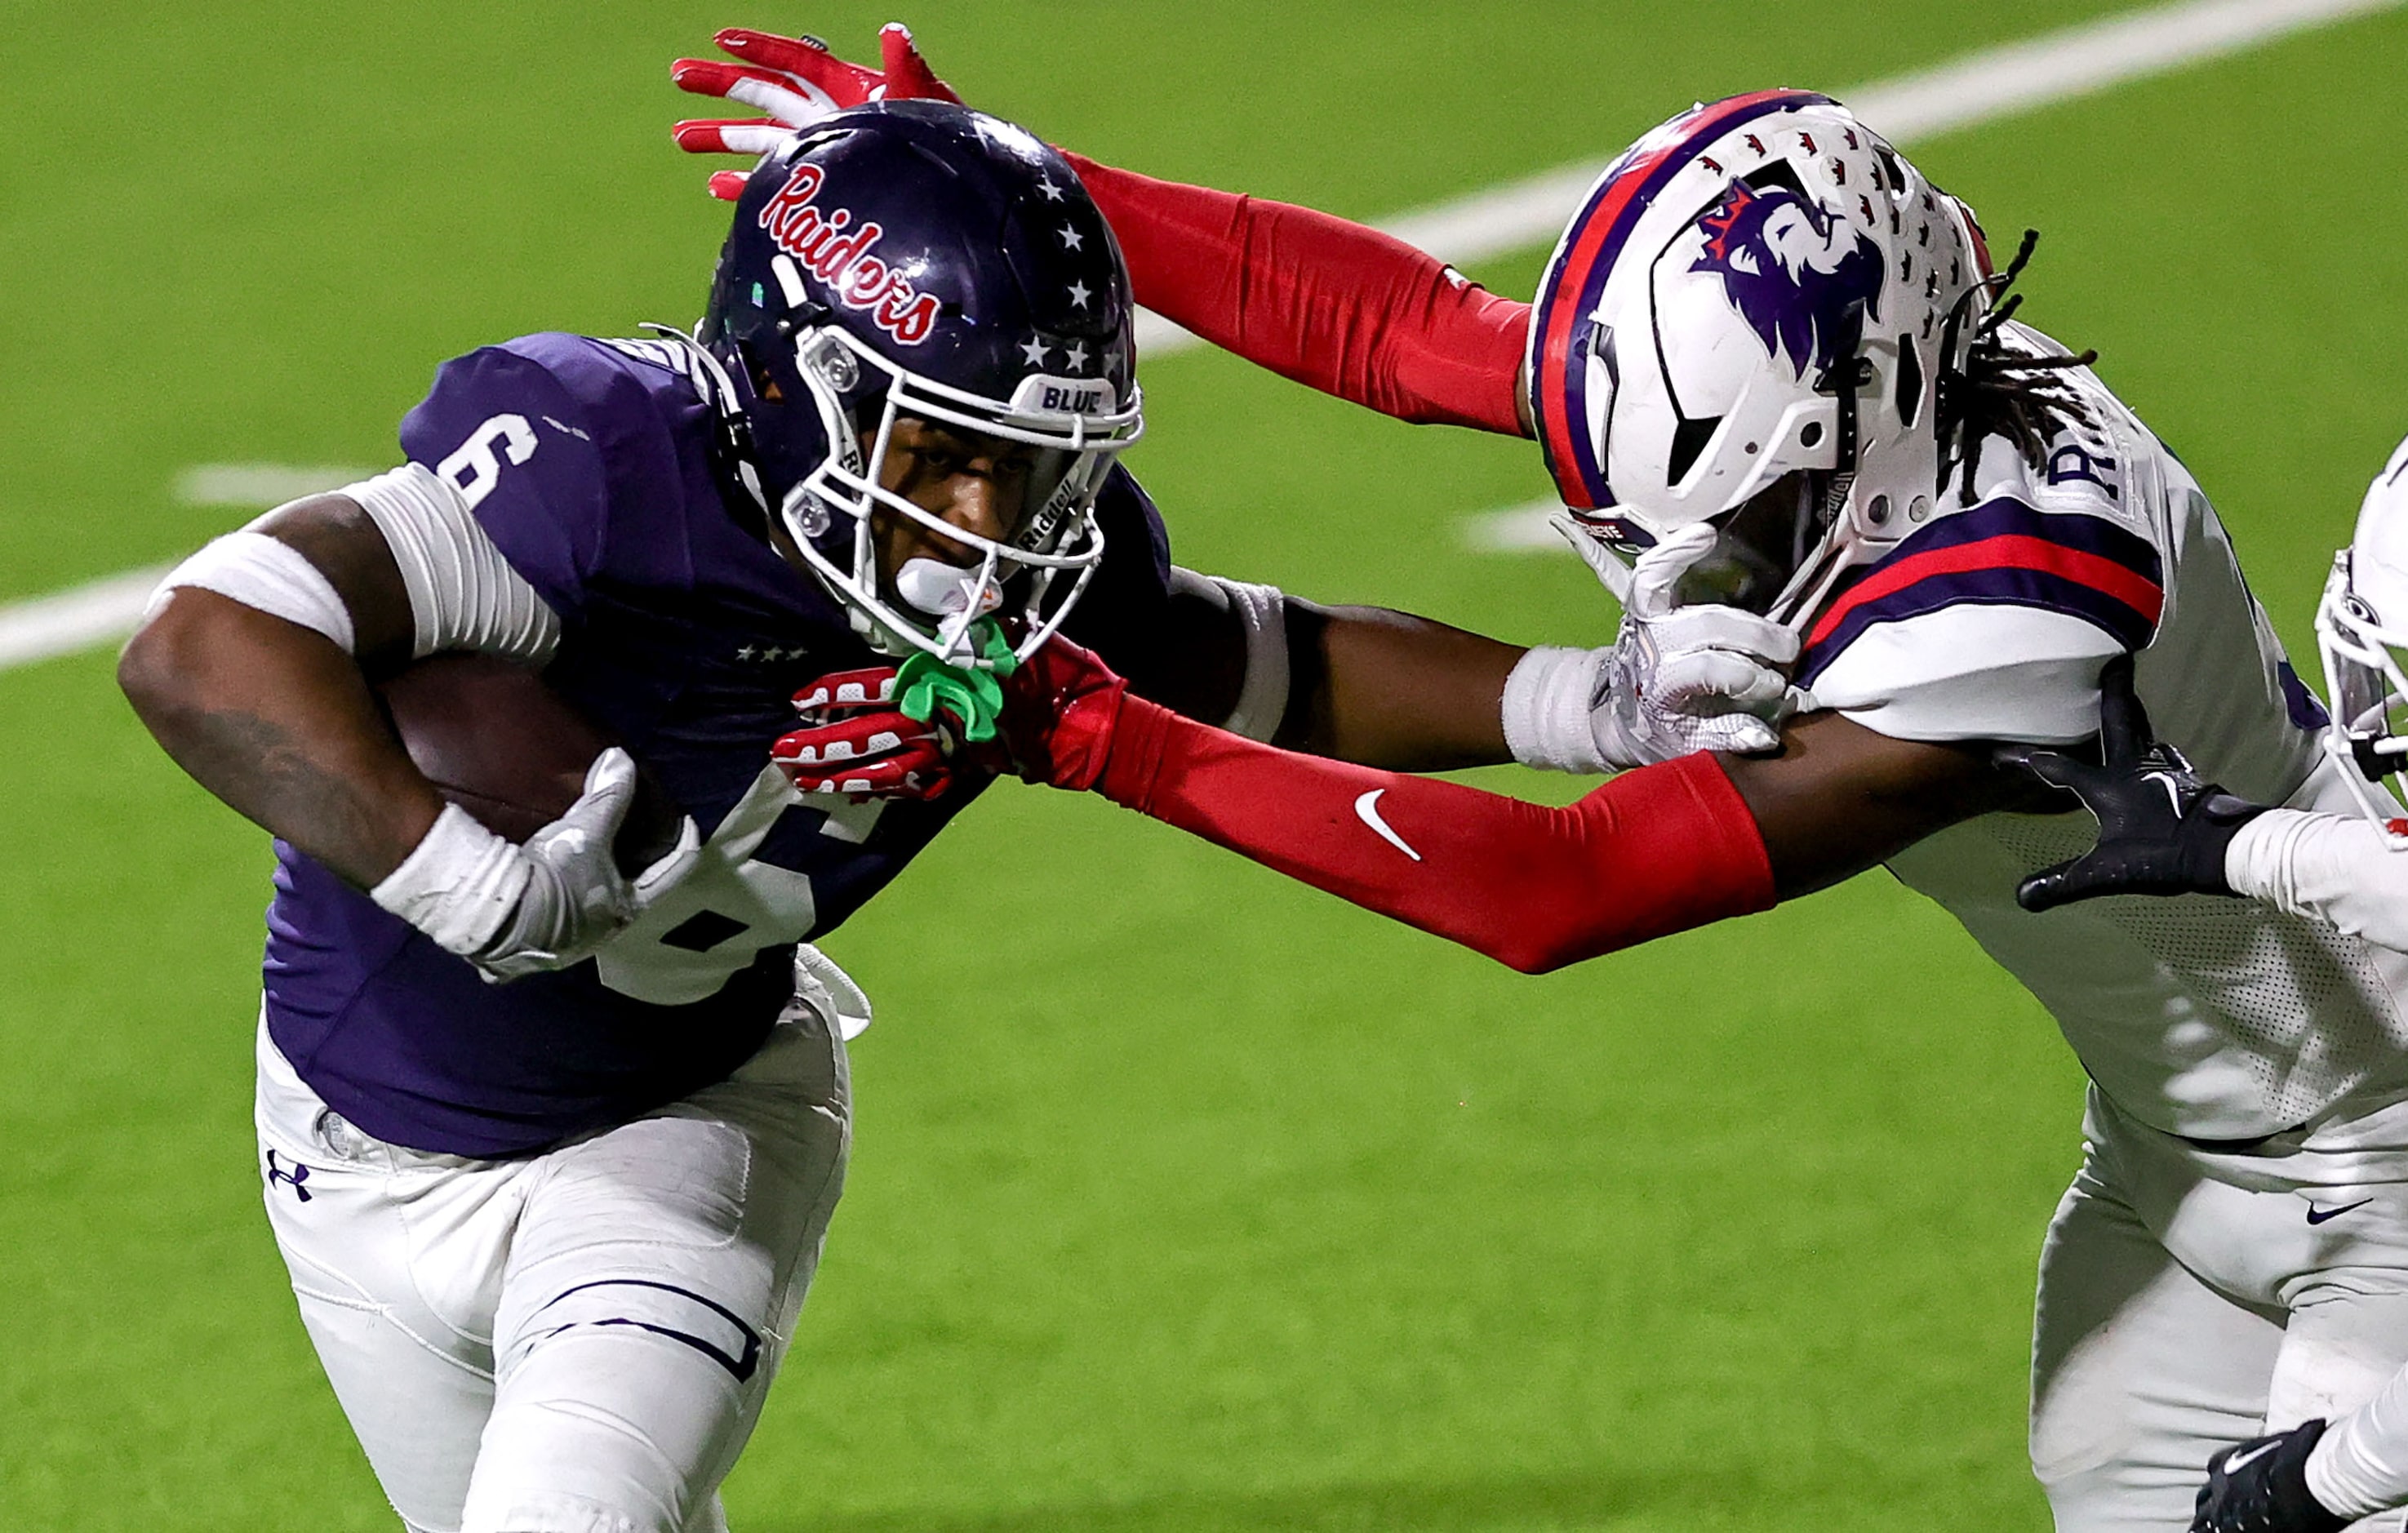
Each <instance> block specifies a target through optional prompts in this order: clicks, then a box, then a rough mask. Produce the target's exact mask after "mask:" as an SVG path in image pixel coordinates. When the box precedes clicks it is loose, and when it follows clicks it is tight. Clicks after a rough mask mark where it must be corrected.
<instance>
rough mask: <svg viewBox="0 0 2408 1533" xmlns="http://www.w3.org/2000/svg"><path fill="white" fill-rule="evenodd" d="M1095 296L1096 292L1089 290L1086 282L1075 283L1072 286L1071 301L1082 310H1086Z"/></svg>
mask: <svg viewBox="0 0 2408 1533" xmlns="http://www.w3.org/2000/svg"><path fill="white" fill-rule="evenodd" d="M1095 295H1096V294H1095V291H1094V290H1093V289H1091V288H1089V287H1088V286H1087V284H1086V283H1084V282H1073V283H1071V284H1070V301H1071V302H1072V303H1074V304H1076V305H1078V306H1079V307H1080V308H1086V307H1087V300H1088V299H1090V298H1092V297H1094V296H1095Z"/></svg>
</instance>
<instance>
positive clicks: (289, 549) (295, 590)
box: [143, 529, 353, 654]
mask: <svg viewBox="0 0 2408 1533" xmlns="http://www.w3.org/2000/svg"><path fill="white" fill-rule="evenodd" d="M188 585H189V586H197V587H199V588H200V589H201V590H203V591H214V592H216V593H217V594H218V595H221V596H225V597H228V598H230V599H232V600H235V601H238V602H240V603H242V604H243V605H244V606H245V607H248V608H251V609H252V610H254V611H260V612H265V613H266V614H267V615H268V616H270V617H277V618H282V619H283V620H284V621H285V622H287V623H298V624H300V625H301V626H302V627H304V628H308V629H309V630H311V631H312V632H315V633H321V634H323V635H325V636H326V637H327V638H330V639H333V640H334V641H335V644H336V646H337V648H338V649H340V650H341V651H342V652H344V653H345V654H349V653H351V652H352V647H353V639H352V628H351V609H350V608H348V607H346V606H344V605H343V598H342V596H341V595H339V594H338V593H337V591H336V590H335V582H334V581H332V580H328V579H326V576H325V572H324V571H322V570H321V569H320V568H319V567H318V566H316V565H313V564H311V563H310V562H309V561H308V558H307V557H305V556H304V555H303V554H302V552H301V551H300V550H299V549H296V548H294V546H293V545H292V544H290V543H281V542H279V541H277V540H276V539H275V538H273V537H269V536H268V535H267V534H265V533H264V532H251V531H250V530H249V529H245V530H244V531H241V532H230V533H228V534H226V535H225V536H224V537H220V538H218V539H216V540H215V541H213V542H211V543H209V544H208V545H207V546H206V547H204V548H203V549H202V550H201V551H200V552H198V553H195V554H193V556H192V557H191V558H189V559H187V560H185V561H184V562H183V563H182V564H180V565H178V566H176V567H175V568H174V569H172V570H169V571H168V572H167V578H166V579H165V580H162V581H160V582H159V589H158V591H157V592H156V593H155V594H153V595H152V596H151V597H150V606H149V607H148V608H146V609H144V612H143V615H144V616H145V617H148V616H150V613H152V612H155V611H157V610H158V609H159V608H160V606H161V605H162V604H164V603H165V601H166V599H167V595H168V594H169V593H170V592H172V591H174V590H176V589H177V588H178V587H179V586H188Z"/></svg>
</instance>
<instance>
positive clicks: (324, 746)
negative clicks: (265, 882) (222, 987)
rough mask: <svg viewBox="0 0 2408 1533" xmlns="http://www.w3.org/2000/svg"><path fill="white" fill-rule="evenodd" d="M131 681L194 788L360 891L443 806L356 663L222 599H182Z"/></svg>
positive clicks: (135, 647)
mask: <svg viewBox="0 0 2408 1533" xmlns="http://www.w3.org/2000/svg"><path fill="white" fill-rule="evenodd" d="M118 681H119V684H120V685H121V686H122V687H123V689H124V691H125V695H126V697H127V698H128V700H129V701H131V702H132V703H133V705H134V709H135V712H136V714H138V715H139V716H140V717H141V719H142V722H143V724H145V725H146V726H148V727H149V729H150V733H151V734H152V735H153V736H154V737H155V738H157V739H158V741H159V743H160V745H161V746H162V747H164V748H165V750H166V752H167V754H168V755H169V756H171V757H172V758H174V760H175V761H176V764H177V765H178V766H181V767H183V768H184V770H185V771H187V772H188V773H190V774H191V775H192V777H193V781H197V782H199V783H200V784H201V786H203V787H205V788H207V789H208V791H209V792H210V793H212V794H215V795H217V796H218V797H219V798H221V799H222V800H224V801H225V803H226V804H227V805H229V806H230V807H232V808H233V809H235V810H236V812H238V813H240V814H241V815H243V816H244V817H245V818H247V819H249V820H251V822H253V823H254V824H259V825H261V826H263V827H264V828H265V829H266V830H268V831H269V832H271V833H272V834H274V835H276V836H279V837H281V838H283V839H285V840H286V841H288V842H290V843H292V844H293V845H294V847H296V848H298V849H299V850H300V851H302V852H305V853H307V854H308V856H310V857H312V858H314V859H315V860H317V861H318V862H320V863H322V864H323V865H324V866H326V867H329V868H331V869H333V870H334V871H335V872H336V873H337V874H339V875H341V876H342V877H343V878H345V879H347V880H349V881H351V882H352V883H354V884H356V885H358V886H359V887H360V888H363V889H366V888H370V887H373V886H374V885H376V884H377V883H378V882H379V881H381V880H382V879H383V878H384V877H385V875H387V874H388V873H391V872H392V871H393V870H394V868H395V867H398V866H400V864H401V862H402V859H403V858H405V857H407V856H408V855H409V852H410V851H411V849H413V848H414V847H416V846H417V845H418V843H419V842H420V840H421V839H423V838H424V836H425V834H426V831H427V827H428V826H430V825H432V824H434V823H435V818H436V816H437V814H439V813H440V812H441V811H442V809H443V802H442V799H441V797H440V796H439V795H437V792H436V790H435V787H434V785H433V784H432V783H430V782H428V781H426V779H425V777H424V776H423V774H421V773H420V772H419V770H418V769H417V767H415V766H412V765H411V764H410V761H409V755H408V754H407V753H406V752H404V751H403V750H402V748H401V745H400V742H399V741H398V740H396V739H394V736H393V733H392V731H391V730H390V729H389V728H388V727H387V726H386V724H385V723H384V720H383V716H382V715H381V713H380V712H379V710H378V709H377V706H376V702H375V699H374V698H373V697H372V696H371V695H369V693H368V688H367V683H366V680H365V679H364V678H363V677H362V676H361V674H360V669H359V666H358V665H357V664H356V663H355V662H354V661H353V660H352V658H351V656H350V655H348V654H346V653H344V652H342V650H340V649H339V648H337V646H336V645H335V644H334V643H333V642H332V641H331V640H329V639H327V638H324V637H323V636H322V635H319V634H315V633H312V632H310V631H308V629H305V628H301V627H299V626H297V625H295V624H294V623H288V622H286V621H284V620H283V619H281V618H276V617H270V616H269V615H267V614H266V613H265V612H260V611H256V610H254V609H251V608H249V607H246V606H244V605H242V604H241V603H239V602H236V601H234V600H232V599H230V598H228V597H225V596H222V595H219V594H217V593H216V592H214V591H206V590H200V589H196V588H184V589H179V590H178V591H177V592H176V593H175V595H173V597H172V598H171V599H170V600H169V601H168V602H167V604H166V605H165V607H164V608H162V609H159V610H158V612H157V613H156V614H155V615H154V616H153V617H152V618H151V620H150V623H147V624H146V625H145V626H144V628H143V629H142V631H141V632H139V633H137V634H136V636H135V637H134V639H133V641H132V642H131V643H129V644H128V645H127V646H126V648H125V653H124V655H123V656H122V659H121V660H120V661H119V663H118Z"/></svg>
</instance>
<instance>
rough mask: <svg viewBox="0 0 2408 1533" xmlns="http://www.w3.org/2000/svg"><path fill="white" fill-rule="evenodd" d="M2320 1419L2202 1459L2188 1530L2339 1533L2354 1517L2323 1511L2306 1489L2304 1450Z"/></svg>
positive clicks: (2319, 1429)
mask: <svg viewBox="0 0 2408 1533" xmlns="http://www.w3.org/2000/svg"><path fill="white" fill-rule="evenodd" d="M2324 1435H2325V1424H2324V1422H2323V1421H2322V1420H2321V1419H2318V1420H2316V1421H2306V1422H2301V1423H2300V1425H2299V1426H2294V1427H2292V1428H2291V1429H2290V1430H2289V1431H2287V1432H2281V1433H2277V1434H2276V1435H2274V1436H2273V1437H2261V1438H2257V1439H2255V1440H2251V1441H2248V1442H2243V1443H2241V1444H2240V1445H2238V1446H2236V1447H2231V1448H2227V1449H2225V1450H2224V1451H2223V1452H2222V1453H2219V1454H2215V1455H2214V1457H2212V1458H2210V1459H2209V1460H2208V1461H2207V1483H2206V1484H2204V1485H2201V1486H2200V1489H2199V1511H2198V1512H2197V1513H2196V1514H2195V1515H2194V1516H2193V1517H2192V1518H2191V1522H2190V1533H2341V1529H2343V1528H2344V1527H2347V1526H2349V1525H2350V1524H2351V1523H2353V1522H2356V1521H2357V1520H2358V1519H2356V1518H2355V1517H2343V1516H2341V1515H2340V1514H2338V1513H2336V1512H2328V1511H2326V1510H2325V1506H2324V1503H2323V1502H2321V1501H2319V1500H2317V1499H2316V1498H2315V1496H2313V1495H2311V1494H2310V1493H2309V1490H2308V1454H2309V1452H2310V1451H2311V1450H2312V1449H2314V1448H2315V1445H2316V1439H2318V1438H2320V1437H2322V1436H2324Z"/></svg>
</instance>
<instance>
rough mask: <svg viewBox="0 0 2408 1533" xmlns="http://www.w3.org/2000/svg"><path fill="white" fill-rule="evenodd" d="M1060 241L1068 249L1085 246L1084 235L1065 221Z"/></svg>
mask: <svg viewBox="0 0 2408 1533" xmlns="http://www.w3.org/2000/svg"><path fill="white" fill-rule="evenodd" d="M1062 243H1063V245H1064V246H1065V247H1067V248H1068V249H1070V250H1074V251H1075V250H1079V249H1082V247H1084V246H1085V244H1086V236H1084V235H1082V234H1081V233H1079V231H1078V230H1076V229H1073V228H1072V227H1070V226H1069V225H1068V224H1067V223H1065V224H1064V225H1062Z"/></svg>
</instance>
